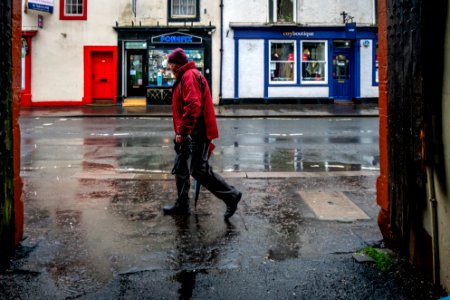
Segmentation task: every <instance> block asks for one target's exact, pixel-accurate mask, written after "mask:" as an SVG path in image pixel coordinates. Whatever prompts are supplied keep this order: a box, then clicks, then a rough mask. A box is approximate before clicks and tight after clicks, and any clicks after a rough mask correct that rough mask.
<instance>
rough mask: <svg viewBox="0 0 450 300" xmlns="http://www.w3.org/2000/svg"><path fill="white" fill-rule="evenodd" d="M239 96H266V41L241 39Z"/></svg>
mask: <svg viewBox="0 0 450 300" xmlns="http://www.w3.org/2000/svg"><path fill="white" fill-rule="evenodd" d="M239 97H240V98H263V97H264V41H263V40H240V41H239Z"/></svg>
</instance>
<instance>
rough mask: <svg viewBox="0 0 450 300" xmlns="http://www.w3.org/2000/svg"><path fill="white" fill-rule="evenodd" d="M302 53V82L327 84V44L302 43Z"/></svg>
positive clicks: (323, 42)
mask: <svg viewBox="0 0 450 300" xmlns="http://www.w3.org/2000/svg"><path fill="white" fill-rule="evenodd" d="M301 53H302V54H301V60H302V64H301V72H302V78H301V82H302V83H325V82H326V78H327V77H326V74H327V68H326V63H327V62H326V60H327V59H326V58H327V42H325V41H302V42H301Z"/></svg>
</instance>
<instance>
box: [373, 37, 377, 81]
mask: <svg viewBox="0 0 450 300" xmlns="http://www.w3.org/2000/svg"><path fill="white" fill-rule="evenodd" d="M373 44H374V46H373V55H374V57H375V58H374V59H373V75H372V77H373V83H372V85H373V86H378V43H373Z"/></svg>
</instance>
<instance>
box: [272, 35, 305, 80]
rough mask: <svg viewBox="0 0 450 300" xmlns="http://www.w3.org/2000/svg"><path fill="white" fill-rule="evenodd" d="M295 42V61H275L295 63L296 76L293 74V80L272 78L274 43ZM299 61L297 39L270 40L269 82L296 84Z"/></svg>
mask: <svg viewBox="0 0 450 300" xmlns="http://www.w3.org/2000/svg"><path fill="white" fill-rule="evenodd" d="M273 43H275V44H294V60H293V61H289V60H277V61H274V63H277V62H278V63H293V65H294V66H293V72H294V76H293V80H289V81H278V80H272V76H271V69H272V68H271V64H272V53H271V52H272V44H273ZM297 63H298V58H297V41H296V40H269V70H267V71H268V72H269V84H270V85H286V84H296V83H297Z"/></svg>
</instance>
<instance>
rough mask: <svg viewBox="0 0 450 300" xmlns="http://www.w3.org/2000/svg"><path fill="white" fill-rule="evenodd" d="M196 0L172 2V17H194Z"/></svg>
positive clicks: (174, 0)
mask: <svg viewBox="0 0 450 300" xmlns="http://www.w3.org/2000/svg"><path fill="white" fill-rule="evenodd" d="M195 11H196V0H172V17H195Z"/></svg>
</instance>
